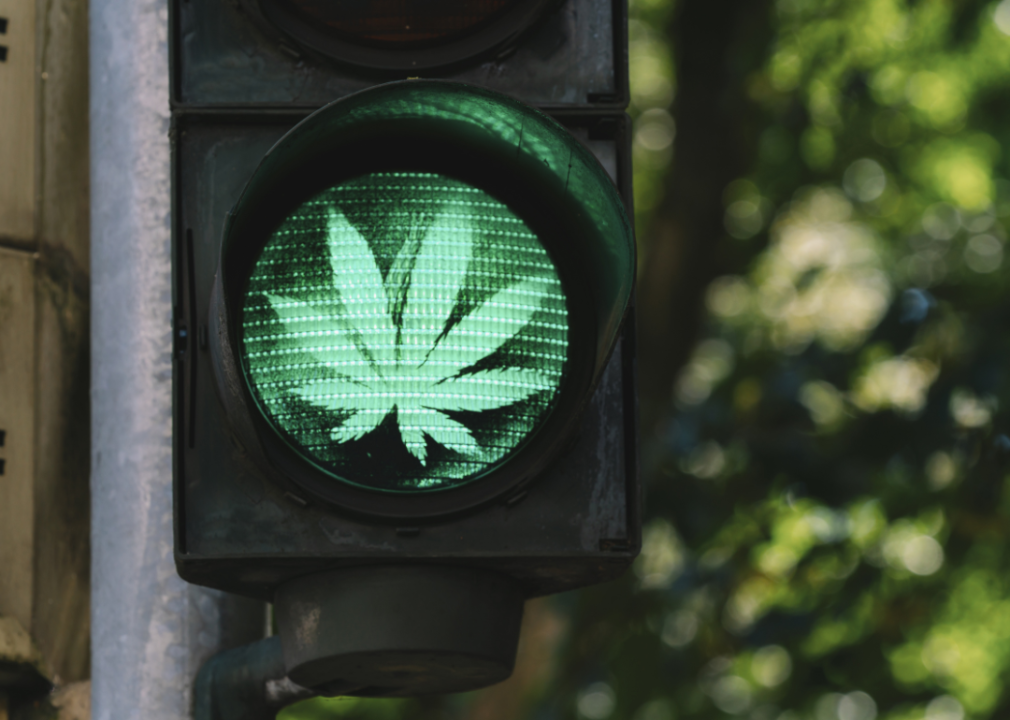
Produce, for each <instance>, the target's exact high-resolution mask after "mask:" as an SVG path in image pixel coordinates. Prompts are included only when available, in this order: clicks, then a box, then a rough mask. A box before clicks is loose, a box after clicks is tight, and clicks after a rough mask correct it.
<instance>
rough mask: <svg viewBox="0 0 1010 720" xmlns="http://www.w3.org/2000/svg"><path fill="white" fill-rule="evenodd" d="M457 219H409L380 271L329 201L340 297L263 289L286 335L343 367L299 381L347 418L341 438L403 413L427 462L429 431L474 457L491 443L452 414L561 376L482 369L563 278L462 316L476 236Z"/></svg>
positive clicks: (534, 280) (402, 429) (488, 405)
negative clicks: (322, 298)
mask: <svg viewBox="0 0 1010 720" xmlns="http://www.w3.org/2000/svg"><path fill="white" fill-rule="evenodd" d="M458 217H459V216H458V215H455V216H454V215H452V214H451V213H449V212H448V211H446V210H444V209H443V210H442V212H441V213H440V214H438V215H436V216H435V218H434V220H433V221H432V222H430V223H416V222H415V223H411V224H409V227H410V229H408V230H406V231H405V232H406V237H405V238H404V240H403V243H402V246H401V247H400V250H399V252H398V253H397V255H396V257H395V259H394V260H393V263H392V266H391V267H390V268H389V270H388V271H387V273H386V275H385V277H383V274H382V272H381V271H380V269H379V267H378V265H377V263H376V258H375V255H374V253H373V251H372V248H371V247H370V246H369V244H368V242H367V241H366V240H365V238H364V237H363V236H362V235H361V233H360V232H359V231H358V230H357V229H356V228H355V227H354V226H352V225H351V223H350V222H349V221H348V219H347V217H346V216H345V215H344V213H343V212H342V211H341V210H340V209H339V208H338V207H337V206H336V205H331V206H330V209H329V213H328V217H327V218H326V245H327V247H328V251H329V258H328V259H329V265H330V269H331V270H332V282H333V289H334V290H335V291H336V293H337V295H339V298H340V302H339V303H336V304H333V303H332V301H330V302H322V301H318V302H312V301H310V302H308V303H306V302H305V301H302V300H298V299H295V298H291V297H288V296H285V295H276V294H270V293H267V294H266V297H267V299H268V300H269V303H270V306H271V307H272V308H273V310H274V311H275V312H276V313H277V316H278V317H279V318H280V320H281V322H282V323H283V325H284V329H285V333H284V334H285V335H286V336H287V337H289V338H291V339H292V340H293V341H294V342H296V343H297V344H298V345H299V346H300V348H301V349H302V350H303V351H305V352H306V353H308V354H310V355H312V356H314V357H315V358H316V359H317V360H318V361H319V363H320V364H322V365H325V366H327V367H328V368H332V369H333V370H334V371H336V372H335V374H333V375H331V376H329V377H323V378H316V379H306V380H305V381H304V383H301V384H298V385H296V386H295V387H293V388H291V392H293V393H294V394H295V395H297V396H300V397H301V398H303V399H304V400H306V401H308V402H309V403H310V404H312V405H314V406H317V407H321V408H326V409H328V410H332V411H337V412H340V413H344V414H346V415H347V416H346V417H345V419H344V420H343V422H342V424H340V425H337V426H336V427H333V428H331V429H330V438H331V439H332V440H333V441H334V442H336V443H346V442H349V441H352V440H357V439H359V438H361V437H363V436H364V435H366V434H367V433H369V432H371V431H373V430H375V429H376V428H377V427H378V426H379V425H380V424H381V423H382V422H383V420H384V419H385V418H386V417H388V416H389V415H390V413H392V412H393V411H394V410H395V412H396V424H397V428H398V430H399V434H400V438H401V439H402V441H403V444H404V445H405V446H406V448H407V450H408V451H409V452H410V454H411V455H413V456H414V457H415V458H416V459H417V460H418V461H419V462H420V463H421V465H423V466H427V462H428V445H427V440H426V437H425V436H428V437H430V438H431V440H433V441H435V442H436V443H438V444H440V445H442V446H444V447H446V448H449V449H451V450H454V451H455V452H457V453H460V454H462V455H464V456H466V457H467V458H469V459H477V458H480V457H482V456H483V455H484V454H485V453H484V450H483V449H482V448H481V446H480V445H479V444H478V443H477V440H476V439H475V438H474V436H473V434H472V432H471V431H470V429H469V428H468V427H467V426H466V425H464V424H463V423H462V422H459V421H458V420H455V419H453V417H451V416H450V414H451V413H454V412H456V411H483V410H493V409H496V408H501V407H505V406H507V405H511V404H513V403H517V402H520V401H522V400H525V399H527V398H529V397H530V396H532V395H533V394H535V393H538V392H541V391H543V390H550V389H553V388H555V387H556V386H557V377H556V376H555V375H553V374H550V373H543V372H539V371H537V370H531V369H528V368H521V367H495V368H491V369H478V368H474V365H476V364H477V363H479V362H480V361H482V360H485V359H486V358H488V357H490V356H491V355H492V354H494V353H495V352H496V351H498V350H499V349H500V348H501V347H502V346H503V345H504V344H505V343H506V342H508V341H509V340H510V339H512V338H513V337H515V336H516V335H517V334H518V333H519V332H520V331H522V330H523V328H524V327H526V326H527V325H528V324H529V323H530V322H531V321H532V320H533V316H534V314H535V313H536V312H537V311H538V309H539V308H540V305H541V300H542V299H543V298H544V297H545V296H546V295H547V294H548V293H549V292H552V291H555V290H554V288H555V287H556V282H557V281H556V279H552V278H550V277H529V276H527V277H525V278H523V279H520V280H518V281H516V282H514V283H513V284H511V285H508V286H506V287H503V288H501V289H499V290H497V291H496V292H494V293H493V294H491V295H490V296H489V297H487V298H486V299H485V300H484V301H483V302H482V303H480V304H479V305H478V306H476V307H473V308H471V309H470V311H469V312H468V313H467V314H465V315H464V316H463V317H461V318H460V317H458V316H457V317H454V315H453V313H454V309H455V308H457V303H458V300H459V296H460V293H461V290H462V288H463V285H464V279H465V278H466V276H467V272H468V269H469V266H470V263H471V257H472V254H473V248H474V245H475V242H476V236H477V234H478V233H479V231H478V230H477V229H475V228H473V227H472V225H469V224H467V223H466V222H462V223H461V222H460V221H459V220H458ZM425 226H427V227H425ZM457 315H458V311H457ZM321 340H324V341H325V344H324V345H323V344H322V343H321Z"/></svg>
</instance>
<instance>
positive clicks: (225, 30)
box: [169, 0, 628, 112]
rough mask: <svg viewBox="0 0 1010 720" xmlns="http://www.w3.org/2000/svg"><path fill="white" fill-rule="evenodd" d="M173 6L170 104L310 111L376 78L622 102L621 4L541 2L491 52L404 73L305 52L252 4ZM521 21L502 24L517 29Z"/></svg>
mask: <svg viewBox="0 0 1010 720" xmlns="http://www.w3.org/2000/svg"><path fill="white" fill-rule="evenodd" d="M170 9H171V12H172V23H171V37H170V45H169V52H170V55H171V57H172V86H171V87H172V99H173V102H174V103H175V104H176V105H177V106H185V107H191V108H195V107H219V108H225V107H227V108H241V107H250V108H251V107H260V108H265V107H275V108H293V107H299V108H304V109H315V108H318V107H321V106H323V105H325V104H326V103H329V102H332V101H333V100H336V99H338V98H340V97H344V96H345V95H349V94H351V93H353V92H357V91H358V90H362V89H364V88H367V87H370V86H372V85H374V84H375V83H376V82H381V81H384V80H390V79H394V78H396V77H399V78H406V77H409V76H417V75H424V76H426V77H436V76H437V77H443V78H446V79H452V80H457V81H459V82H465V83H469V84H472V85H478V86H480V87H486V88H489V89H491V90H496V91H498V92H502V93H505V94H506V95H510V96H512V97H515V98H517V99H519V100H522V101H523V102H525V103H527V104H529V105H533V106H535V107H539V108H544V109H550V110H565V109H576V110H579V111H582V112H585V111H587V110H609V111H611V112H620V111H622V110H623V109H624V108H625V107H626V106H627V104H628V83H627V76H628V71H627V4H626V0H558V2H557V3H548V4H547V6H546V8H544V7H543V6H540V9H541V10H543V11H544V12H543V14H542V16H541V17H539V18H537V19H536V21H535V22H534V23H533V25H532V26H531V27H530V28H529V29H528V30H527V31H526V32H521V33H518V34H513V35H510V36H509V37H508V38H507V39H505V40H503V41H502V44H499V45H497V46H496V47H497V50H496V51H494V54H493V55H492V56H490V57H481V56H480V55H479V54H478V56H476V57H471V58H470V59H469V60H467V59H464V58H461V59H459V60H458V61H456V62H454V63H452V64H451V65H450V67H439V68H436V67H434V66H431V67H429V68H427V69H412V70H402V71H394V70H391V69H390V68H386V69H385V70H382V69H375V68H372V69H368V68H362V67H360V65H361V64H362V63H364V64H366V65H367V64H368V62H367V60H366V58H364V56H361V57H359V59H358V61H357V62H356V63H355V62H354V61H353V59H349V58H346V57H345V64H340V63H338V62H335V61H333V60H332V59H331V58H328V57H326V56H324V55H323V54H321V53H319V52H316V51H312V50H308V49H306V45H305V44H304V43H298V42H295V41H293V40H291V39H290V38H289V36H288V35H286V34H285V33H283V32H280V31H279V30H278V29H277V27H276V26H275V25H274V24H272V23H271V22H269V21H268V20H267V19H266V18H265V17H263V14H262V12H260V10H259V6H258V2H257V0H242V2H228V1H226V0H200V1H199V2H196V1H193V0H172V3H171V5H170ZM527 19H529V18H527ZM523 22H525V21H522V22H520V21H518V20H517V21H516V22H514V23H511V24H509V26H510V27H512V29H513V30H517V28H518V27H519V26H520V25H522V24H523ZM365 54H366V55H367V52H366V53H365ZM347 61H350V62H351V63H352V65H353V64H357V65H358V66H359V67H352V66H351V65H348V64H346V62H347ZM445 61H448V59H447V58H442V59H440V60H438V61H437V62H435V61H434V60H433V61H432V62H434V64H438V63H440V62H445Z"/></svg>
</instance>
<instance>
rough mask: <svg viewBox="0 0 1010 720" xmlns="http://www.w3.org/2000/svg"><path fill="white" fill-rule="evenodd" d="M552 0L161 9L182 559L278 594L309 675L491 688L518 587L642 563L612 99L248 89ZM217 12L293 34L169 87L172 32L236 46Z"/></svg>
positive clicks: (344, 70)
mask: <svg viewBox="0 0 1010 720" xmlns="http://www.w3.org/2000/svg"><path fill="white" fill-rule="evenodd" d="M592 1H593V0H587V1H586V2H585V3H584V4H592ZM572 2H576V3H580V2H583V0H570V2H569V3H568V4H566V5H563V6H562V7H561V8H552V7H550V6H548V5H546V4H545V3H543V2H513V3H507V2H487V3H486V4H483V5H482V4H481V3H473V4H460V3H456V2H452V1H450V0H444V1H443V2H441V3H434V4H433V5H431V6H425V7H426V8H427V10H426V16H425V17H423V18H416V19H415V18H410V19H409V21H404V22H403V23H402V24H403V25H404V26H406V25H410V27H409V28H406V27H404V28H400V29H398V28H397V27H394V25H395V23H393V24H392V25H391V24H390V23H391V20H390V17H391V16H390V13H391V12H392V11H391V10H390V7H391V6H392V5H394V3H390V2H371V3H369V2H365V3H361V4H360V6H359V5H357V4H354V9H353V12H352V11H350V10H349V11H347V13H346V14H345V13H344V11H343V10H338V9H337V8H339V7H340V5H337V4H332V5H331V4H327V3H322V2H308V1H307V0H289V1H288V2H280V0H260V1H259V2H258V3H255V4H253V3H252V0H250V2H248V3H243V4H242V5H241V6H239V7H236V6H232V5H229V4H226V3H224V2H204V3H187V2H179V3H176V5H175V6H174V11H175V15H174V22H175V24H174V30H175V33H174V44H173V50H174V58H175V60H174V71H175V74H174V83H173V85H174V88H175V91H176V100H177V102H176V105H175V109H174V118H173V120H174V124H173V137H174V162H175V166H174V167H175V169H174V174H175V177H174V196H175V207H174V213H173V223H174V232H173V235H174V238H175V248H174V256H173V257H174V258H175V264H174V302H175V319H174V322H175V337H176V348H175V356H176V363H175V375H174V379H175V383H174V388H175V402H174V418H173V427H174V442H175V453H174V458H175V462H174V464H175V506H176V564H177V567H178V569H179V573H180V575H182V577H183V578H185V579H187V580H189V581H190V582H195V583H198V584H201V585H207V586H211V587H216V588H220V589H223V590H227V591H230V592H236V593H240V594H244V595H247V596H251V597H259V598H262V599H264V600H270V601H273V602H274V603H275V614H276V618H277V623H278V627H279V632H280V636H281V642H282V645H283V647H284V655H285V662H286V666H287V671H288V675H289V677H290V678H291V679H292V680H294V681H295V682H297V683H299V684H302V685H305V686H307V687H312V688H315V689H317V690H319V691H320V692H325V693H331V694H335V693H341V694H358V695H374V696H402V695H413V694H425V693H432V692H453V691H459V690H466V689H472V688H475V687H480V686H482V685H486V684H489V683H492V682H496V681H498V680H501V679H504V678H505V677H507V676H508V674H509V673H510V672H511V667H512V663H513V662H514V656H515V648H516V640H517V635H518V627H519V620H520V618H521V613H522V603H523V601H524V600H525V599H526V598H528V597H533V596H536V595H543V594H548V593H553V592H559V591H562V590H567V589H572V588H576V587H581V586H584V585H588V584H592V583H596V582H600V581H603V580H606V579H611V578H613V577H616V576H617V575H619V574H620V573H621V572H622V571H623V570H624V569H625V568H626V567H627V565H628V564H629V563H630V562H631V560H632V559H633V558H634V556H635V554H636V552H637V548H638V542H639V541H638V509H637V502H638V490H637V480H636V477H635V471H634V459H635V458H634V448H635V438H634V427H633V416H634V395H633V384H632V381H633V373H632V369H633V348H632V345H631V343H632V338H631V335H630V329H629V326H628V324H627V323H625V324H624V325H622V321H624V320H625V318H626V316H627V313H628V308H629V305H630V300H631V291H632V285H633V278H634V269H635V267H634V241H633V236H632V231H631V227H630V225H629V222H628V219H627V213H626V211H625V207H624V202H625V201H624V200H622V198H621V194H620V193H619V192H618V190H617V188H616V187H615V184H614V180H615V179H616V180H617V181H618V183H619V184H621V183H623V188H624V192H625V197H627V189H628V161H627V118H626V116H624V115H623V113H619V112H618V113H615V112H614V111H613V109H612V108H608V109H601V107H600V105H599V102H598V101H599V99H600V98H599V97H595V98H591V97H589V95H588V94H586V93H583V105H584V107H581V108H577V109H576V110H573V109H572V108H569V109H568V110H567V111H565V112H559V111H558V109H557V108H555V112H556V118H551V117H549V116H548V115H546V114H544V113H543V112H542V111H541V110H538V109H534V107H531V106H530V105H529V104H527V103H525V102H522V101H521V99H516V97H514V96H510V95H506V94H502V93H500V92H498V91H496V90H495V89H493V88H489V87H486V86H485V87H480V86H477V85H471V84H464V83H460V82H457V81H456V80H455V79H453V80H446V79H401V80H397V81H393V82H383V83H380V84H375V85H373V86H371V87H369V88H368V89H365V90H361V91H359V92H356V93H351V94H344V93H341V92H337V93H335V94H336V96H337V97H336V98H335V99H334V101H333V102H330V103H327V104H325V105H323V106H322V107H320V108H318V109H316V108H311V107H303V106H300V105H299V106H294V107H292V106H283V107H278V106H277V105H276V104H275V103H274V102H273V101H272V100H264V99H263V98H265V97H270V96H271V94H276V92H277V88H276V87H270V85H271V83H274V84H275V85H276V84H280V85H285V83H288V84H290V83H293V82H296V81H297V80H298V78H299V75H298V73H303V74H309V75H311V74H313V73H315V75H314V77H319V76H326V77H328V78H329V79H330V80H332V81H333V83H334V85H333V86H334V87H335V86H338V85H339V83H341V82H344V81H345V80H346V79H347V78H353V79H354V81H355V82H359V83H361V84H362V86H366V85H368V84H369V83H367V82H366V81H364V80H362V79H361V78H363V77H365V76H364V75H361V76H359V75H355V74H354V73H355V72H364V71H362V70H360V68H361V67H367V68H368V71H369V72H372V71H375V70H376V69H384V70H389V69H391V68H394V67H395V68H399V69H403V68H404V67H405V65H404V63H406V62H415V61H416V62H418V63H425V62H429V60H430V61H431V62H432V63H434V64H429V65H425V67H435V66H436V65H437V67H439V68H443V69H444V68H457V67H460V65H459V64H460V63H464V65H462V67H463V68H464V70H463V71H462V72H464V73H465V72H472V71H473V66H466V65H465V62H466V61H471V62H479V61H480V58H481V57H485V56H486V55H485V54H486V53H487V52H499V53H500V52H501V51H502V49H503V48H508V49H509V50H510V51H511V52H512V55H511V57H512V58H513V60H514V59H515V58H521V57H522V53H523V52H524V47H525V46H523V45H522V42H524V41H529V40H530V39H531V38H533V39H535V38H536V37H537V32H538V31H543V29H544V27H546V26H550V23H551V22H557V18H558V17H559V16H560V17H562V18H564V17H567V15H565V13H566V12H569V13H571V11H572V9H571V7H570V5H571V4H572ZM407 5H409V4H405V7H406V6H407ZM198 7H199V8H203V9H202V10H199V9H197V8H198ZM369 8H372V9H373V10H375V9H378V10H379V14H378V15H376V16H374V17H372V18H371V19H369V16H367V14H366V12H365V11H366V10H368V9H369ZM242 9H244V10H245V14H243V13H242V12H240V10H242ZM461 9H463V10H467V12H470V10H472V14H471V15H467V14H466V13H462V14H461ZM611 11H612V14H611V17H613V10H612V8H611ZM201 13H202V15H201ZM439 13H442V14H441V15H439ZM517 13H518V15H517ZM545 13H546V15H545ZM574 14H576V15H577V14H578V13H574ZM620 14H621V13H619V12H618V13H617V15H620ZM519 16H521V17H522V18H525V19H524V20H523V21H522V22H519V21H518V20H517V17H519ZM396 17H399V16H396ZM194 18H196V19H197V20H199V19H200V18H202V21H203V23H204V24H200V22H195V20H194ZM208 18H210V19H211V20H214V21H215V22H218V26H217V27H218V30H220V21H221V19H222V18H225V19H227V18H230V19H231V20H230V21H231V22H233V23H239V22H240V21H248V25H247V26H245V30H246V31H248V32H250V33H260V34H259V35H256V36H255V37H256V38H257V39H256V40H255V42H260V43H262V47H261V48H260V50H261V51H262V53H263V55H264V56H269V54H270V53H271V52H274V45H273V44H272V43H274V42H275V41H276V37H277V36H278V35H280V36H283V37H284V38H286V39H287V40H288V41H290V42H292V43H294V44H295V45H296V46H297V48H298V49H299V50H300V51H301V52H303V53H304V54H300V55H299V58H298V60H297V61H295V59H294V58H291V60H292V61H294V62H295V65H293V66H292V68H291V69H290V76H285V77H284V78H282V79H278V78H277V77H276V76H269V75H268V76H267V77H265V78H262V79H261V80H260V82H261V83H262V84H263V86H264V87H263V88H261V89H260V90H256V91H255V92H250V93H249V94H248V96H247V97H245V99H244V101H243V102H242V103H241V104H235V103H234V93H235V92H237V91H236V89H235V88H222V89H221V90H220V95H219V96H218V97H216V102H215V103H211V104H208V103H207V102H206V97H205V98H204V99H203V100H202V101H201V102H190V101H189V100H188V97H189V96H188V95H187V92H185V91H184V90H183V89H184V88H192V87H196V86H199V87H202V88H203V90H201V92H206V90H207V88H208V87H209V86H208V85H207V84H206V83H205V82H204V81H205V80H206V77H204V76H201V73H203V72H204V70H205V69H206V66H205V65H203V64H200V63H196V62H194V61H193V58H194V57H197V56H199V53H196V52H195V50H194V48H199V47H202V48H203V49H202V50H201V52H210V51H213V50H214V48H215V47H217V49H218V50H220V52H221V53H222V55H227V54H228V53H229V52H230V51H231V50H230V49H229V47H228V45H227V43H226V42H224V41H221V42H219V43H218V45H217V46H215V45H214V43H213V42H209V41H207V39H206V37H204V36H201V33H203V32H204V31H206V30H207V28H208V27H214V23H213V22H210V21H209V20H208ZM215 18H216V20H215ZM263 21H269V22H270V23H272V24H271V27H272V28H273V29H272V31H271V32H265V31H262V32H261V30H260V28H261V27H262V22H263ZM397 22H399V20H397ZM496 22H501V23H503V24H504V26H507V28H508V31H507V32H505V31H504V30H502V29H501V28H497V29H495V27H496V26H495V23H496ZM468 23H469V24H468ZM537 23H539V25H538V24H537ZM530 25H532V27H527V26H530ZM233 29H234V27H233ZM401 30H409V31H410V32H409V33H404V32H401ZM478 30H479V32H478ZM523 31H525V34H524V32H523ZM440 33H441V34H440ZM222 37H224V38H226V37H228V33H219V34H218V40H220V38H222ZM478 37H479V38H482V39H480V42H478V41H477V38H478ZM610 37H611V39H613V36H612V35H611V36H610ZM321 38H327V40H326V42H323V40H322V39H321ZM516 38H519V39H518V40H517V39H516ZM248 42H254V41H253V40H249V41H248ZM201 43H203V45H202V46H201ZM478 45H480V48H479V49H475V48H477V46H478ZM616 45H617V46H618V47H617V48H616V49H614V48H611V50H612V51H613V52H612V57H616V56H619V55H620V54H621V53H620V47H621V43H620V42H618V43H616ZM359 46H360V47H364V48H370V49H371V50H369V51H367V52H366V50H359V49H355V48H359ZM388 46H394V47H392V49H390V47H388ZM562 46H564V43H562ZM463 48H466V50H465V52H464V50H463ZM525 49H527V50H528V47H526V48H525ZM372 51H374V52H372ZM422 51H423V52H422ZM559 52H560V51H559ZM565 52H570V53H575V52H576V51H575V49H573V48H569V49H568V50H567V51H565ZM578 52H579V53H583V52H585V48H581V49H579V50H578ZM397 53H399V54H397ZM440 53H441V54H440ZM380 55H381V56H382V57H384V58H386V60H383V61H382V62H386V63H387V64H386V65H381V63H380V62H379V60H377V59H376V58H377V57H379V56H380ZM200 57H203V58H204V59H206V57H207V55H206V54H205V55H203V56H200ZM396 58H398V59H396ZM424 58H428V60H424ZM431 58H442V60H444V61H445V62H442V60H439V61H438V63H441V64H438V63H435V61H434V60H431ZM447 58H448V59H447ZM394 59H395V63H394ZM334 62H340V63H343V64H342V65H334V64H331V63H334ZM515 62H518V61H515ZM299 63H301V64H300V65H299ZM310 63H311V64H312V65H311V68H310V67H309V65H310ZM348 63H353V64H354V65H356V66H357V67H358V69H357V70H354V69H348V68H349V67H350V66H349V65H348ZM380 66H381V67H380ZM299 68H300V69H299ZM534 69H535V68H534ZM233 70H234V68H233ZM528 71H532V70H531V68H529V67H523V66H521V63H520V64H519V65H516V66H514V67H512V69H511V70H510V71H509V72H515V73H522V72H528ZM217 72H218V70H217V69H212V70H211V71H210V73H209V74H210V75H214V74H215V73H217ZM447 72H448V71H447ZM451 72H457V71H456V70H452V71H451ZM241 74H242V73H240V72H239V73H237V75H236V76H239V75H241ZM506 74H507V73H506ZM611 75H612V78H611V79H612V80H613V81H614V82H612V83H611V87H616V88H619V87H620V82H618V81H617V76H619V75H620V71H619V68H618V70H613V71H612V72H611ZM201 83H203V84H201ZM241 83H245V85H246V87H247V88H252V87H254V86H255V85H256V82H255V81H253V80H251V79H249V78H245V79H243V80H242V81H241ZM488 84H490V83H488ZM485 85H487V84H485ZM534 85H535V83H534ZM603 85H605V83H603ZM322 86H323V85H320V87H322ZM285 87H287V85H285ZM525 99H526V100H529V99H530V98H525ZM594 103H595V104H594ZM559 120H561V121H562V122H559ZM562 123H563V124H562ZM591 150H592V151H591ZM594 152H595V155H594ZM600 159H602V160H603V163H604V164H601V162H600ZM605 165H606V166H609V169H610V172H609V173H608V170H607V169H606V168H605ZM613 176H616V177H613ZM622 329H623V332H622Z"/></svg>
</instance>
